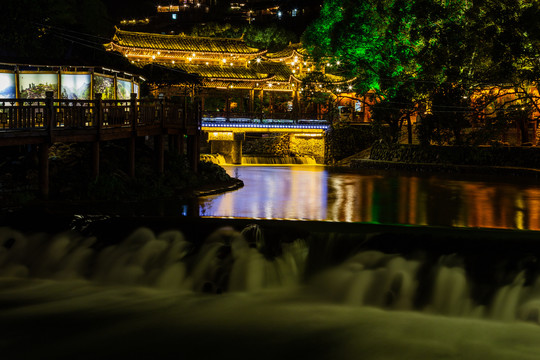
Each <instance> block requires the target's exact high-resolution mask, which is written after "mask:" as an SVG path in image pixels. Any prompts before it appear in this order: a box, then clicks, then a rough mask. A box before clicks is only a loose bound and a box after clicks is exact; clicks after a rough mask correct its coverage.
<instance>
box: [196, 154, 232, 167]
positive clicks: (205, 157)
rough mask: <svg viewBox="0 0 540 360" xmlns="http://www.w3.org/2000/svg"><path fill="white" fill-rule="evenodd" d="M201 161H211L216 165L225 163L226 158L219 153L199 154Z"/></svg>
mask: <svg viewBox="0 0 540 360" xmlns="http://www.w3.org/2000/svg"><path fill="white" fill-rule="evenodd" d="M200 159H201V161H206V162H211V163H214V164H218V165H226V164H227V160H226V159H225V157H224V156H223V155H221V154H201V155H200Z"/></svg>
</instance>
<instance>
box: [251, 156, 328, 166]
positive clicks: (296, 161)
mask: <svg viewBox="0 0 540 360" xmlns="http://www.w3.org/2000/svg"><path fill="white" fill-rule="evenodd" d="M316 164H317V161H316V160H315V159H314V158H313V157H311V156H248V155H244V156H242V165H316Z"/></svg>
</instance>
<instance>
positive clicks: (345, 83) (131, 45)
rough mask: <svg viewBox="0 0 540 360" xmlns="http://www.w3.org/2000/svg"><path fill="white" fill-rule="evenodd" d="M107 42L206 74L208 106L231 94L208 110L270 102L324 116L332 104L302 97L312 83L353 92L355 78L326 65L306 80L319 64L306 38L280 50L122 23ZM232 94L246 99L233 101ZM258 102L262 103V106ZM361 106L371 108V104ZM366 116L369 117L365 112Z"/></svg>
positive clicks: (141, 59)
mask: <svg viewBox="0 0 540 360" xmlns="http://www.w3.org/2000/svg"><path fill="white" fill-rule="evenodd" d="M106 47H107V49H108V50H110V51H116V52H119V53H121V54H122V55H124V56H125V57H127V58H128V59H129V60H130V61H131V62H132V63H134V64H136V65H138V66H141V67H143V66H147V65H152V66H156V67H163V68H167V69H169V70H170V71H181V72H185V73H190V74H192V73H193V74H197V75H199V76H200V78H201V79H202V87H201V89H199V90H200V92H199V95H200V96H201V98H202V100H203V106H204V100H205V99H209V98H211V97H220V96H221V97H222V98H225V101H224V104H223V107H222V108H220V109H206V110H216V111H222V112H227V113H229V112H231V111H237V112H250V113H252V112H254V111H263V108H262V107H263V106H262V104H263V103H266V108H265V110H267V111H269V112H270V113H287V112H289V113H291V114H289V118H291V117H292V118H294V117H299V118H300V114H301V113H306V112H310V113H316V114H317V115H316V116H319V117H320V115H321V113H322V112H325V111H326V112H328V109H327V106H328V105H323V106H321V105H318V106H316V107H314V106H313V105H311V106H312V107H311V108H309V109H308V108H307V106H308V102H306V103H304V104H302V103H301V95H302V94H301V92H302V91H303V90H306V91H308V90H309V89H308V88H307V87H308V85H309V86H311V90H310V91H318V92H326V93H333V94H335V96H336V97H337V96H342V97H343V95H344V94H346V93H350V92H351V91H350V88H351V87H350V83H351V79H345V78H343V77H341V76H338V75H334V74H331V73H330V72H329V71H327V69H325V68H323V69H319V70H321V71H322V74H323V75H322V77H323V78H322V79H320V80H322V81H321V82H320V83H313V82H310V83H309V84H307V83H306V82H305V80H306V79H307V78H308V77H309V75H310V74H311V73H313V72H314V70H316V68H315V64H314V63H313V62H312V61H310V59H309V58H308V56H307V53H306V51H305V49H303V48H302V46H301V44H289V46H287V47H286V48H285V49H283V50H281V51H279V52H273V53H269V52H267V51H266V50H259V49H256V48H252V47H249V46H247V45H246V43H245V42H244V40H243V39H242V38H236V39H233V38H211V37H195V36H188V35H184V34H181V35H163V34H155V33H142V32H131V31H124V30H120V29H116V33H115V35H114V37H113V39H112V41H111V42H110V43H109V44H107V45H106ZM317 84H318V86H317ZM323 84H324V85H323ZM341 89H343V90H341ZM184 90H185V87H184V86H183V85H182V84H178V85H175V86H173V87H170V88H169V89H168V90H167V91H168V93H167V94H166V95H169V96H174V95H175V93H176V94H178V93H179V92H181V91H184ZM160 91H164V90H160ZM351 95H352V94H351ZM265 96H266V97H265ZM232 97H236V98H239V99H240V100H238V101H232V100H231V98H232ZM348 97H353V96H348ZM256 104H259V107H258V108H257V107H256ZM361 111H362V113H363V114H364V113H365V109H363V108H362V109H361ZM360 121H365V117H362V118H361V120H360Z"/></svg>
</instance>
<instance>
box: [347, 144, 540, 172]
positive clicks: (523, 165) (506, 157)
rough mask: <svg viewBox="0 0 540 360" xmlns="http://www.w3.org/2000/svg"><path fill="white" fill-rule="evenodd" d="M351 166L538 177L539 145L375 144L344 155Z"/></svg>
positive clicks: (539, 167) (539, 164) (348, 165)
mask: <svg viewBox="0 0 540 360" xmlns="http://www.w3.org/2000/svg"><path fill="white" fill-rule="evenodd" d="M339 165H341V166H347V167H349V168H352V169H384V170H389V169H396V170H404V171H414V172H445V173H469V174H475V173H478V174H496V175H509V176H528V177H536V178H538V177H540V148H537V147H490V146H481V147H472V146H469V147H467V146H430V147H420V146H415V145H412V146H410V145H400V146H396V147H393V148H387V147H382V146H374V147H373V148H370V149H368V150H366V151H364V152H362V153H361V154H358V155H356V156H353V157H350V158H348V159H344V161H342V162H341V163H340V164H339Z"/></svg>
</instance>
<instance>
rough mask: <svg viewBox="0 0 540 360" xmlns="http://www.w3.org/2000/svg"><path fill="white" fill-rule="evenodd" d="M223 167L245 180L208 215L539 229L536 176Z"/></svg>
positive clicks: (214, 201)
mask: <svg viewBox="0 0 540 360" xmlns="http://www.w3.org/2000/svg"><path fill="white" fill-rule="evenodd" d="M224 167H225V169H226V170H227V172H228V173H229V175H231V176H233V177H236V178H239V179H241V180H242V181H244V184H245V186H244V187H243V188H241V189H239V190H237V191H233V192H228V193H224V194H219V195H212V196H206V197H203V198H201V199H200V201H199V206H200V209H199V214H200V215H201V216H210V217H241V218H261V219H294V220H326V221H341V222H365V223H378V224H410V225H431V226H453V227H482V228H503V229H528V230H540V183H539V182H538V180H536V179H532V178H518V177H510V176H505V177H503V176H501V177H495V176H481V175H463V174H459V175H458V174H418V173H403V172H394V171H378V170H365V171H360V172H354V173H353V172H335V171H331V170H329V169H328V168H326V167H324V166H310V165H297V166H294V165H293V166H229V165H226V166H224Z"/></svg>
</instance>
